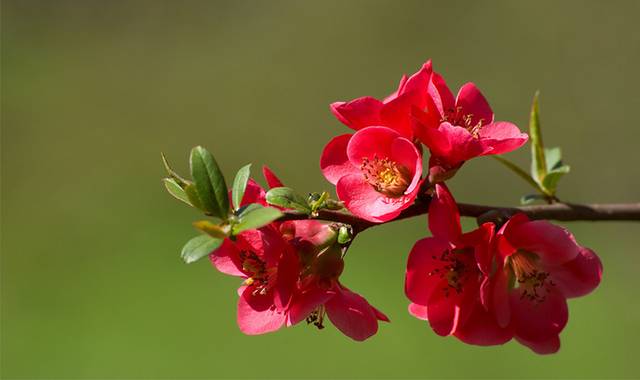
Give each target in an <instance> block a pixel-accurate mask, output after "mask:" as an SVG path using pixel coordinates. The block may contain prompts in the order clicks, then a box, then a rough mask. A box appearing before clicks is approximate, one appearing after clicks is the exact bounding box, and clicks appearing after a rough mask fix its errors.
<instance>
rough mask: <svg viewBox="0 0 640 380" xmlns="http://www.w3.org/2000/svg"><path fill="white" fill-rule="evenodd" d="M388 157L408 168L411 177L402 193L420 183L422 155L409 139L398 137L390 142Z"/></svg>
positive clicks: (406, 192) (411, 189)
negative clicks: (389, 154)
mask: <svg viewBox="0 0 640 380" xmlns="http://www.w3.org/2000/svg"><path fill="white" fill-rule="evenodd" d="M389 158H390V159H391V160H392V161H394V162H396V163H397V164H399V165H402V166H404V167H405V168H407V169H409V172H410V173H411V176H412V179H411V183H410V184H409V186H408V187H407V190H405V192H404V193H405V194H409V193H411V192H412V191H413V190H415V189H416V186H418V184H419V183H420V176H421V175H422V156H421V155H420V152H418V149H417V148H416V146H415V145H413V143H412V142H411V141H409V140H407V139H405V138H403V137H399V138H397V139H395V140H393V142H392V143H391V157H389Z"/></svg>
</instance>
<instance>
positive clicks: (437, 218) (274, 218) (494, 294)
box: [163, 61, 602, 354]
mask: <svg viewBox="0 0 640 380" xmlns="http://www.w3.org/2000/svg"><path fill="white" fill-rule="evenodd" d="M330 108H331V112H332V113H333V114H334V115H335V116H336V117H337V118H338V120H339V121H340V122H342V123H343V124H345V125H346V126H347V127H349V128H351V129H352V130H354V132H353V133H349V134H343V135H340V136H337V137H335V138H333V139H332V140H331V141H329V143H328V144H327V145H326V147H325V148H324V150H323V152H322V156H321V158H320V167H321V170H322V173H323V174H324V176H325V177H326V179H327V180H328V181H329V182H330V183H332V184H333V185H335V188H336V193H337V196H338V198H339V200H335V199H331V197H330V196H329V194H328V193H326V192H324V193H311V194H309V197H303V196H301V195H299V194H297V193H296V192H295V191H293V190H292V189H290V188H288V187H286V186H284V185H283V183H282V181H280V180H279V179H278V177H277V176H276V175H275V174H274V173H273V172H272V171H271V170H269V169H268V168H267V167H264V168H263V175H264V177H265V179H266V182H267V184H268V187H269V189H268V190H265V189H264V188H263V187H261V186H260V185H258V183H256V182H255V181H254V180H253V179H252V178H251V177H250V165H247V166H245V167H243V168H241V169H240V170H239V171H238V173H237V174H236V177H235V179H234V182H233V186H232V189H231V190H229V189H228V187H227V185H226V182H225V179H224V176H223V175H222V173H221V170H220V169H219V167H218V165H217V163H216V161H215V159H214V157H213V155H211V153H209V152H208V151H207V150H206V149H204V148H202V147H196V148H194V149H193V150H192V151H191V156H190V169H191V176H192V180H187V179H184V178H182V177H181V176H179V175H178V174H177V173H176V172H175V171H173V170H172V169H171V168H170V167H169V164H168V162H167V161H166V159H164V157H163V159H164V164H165V167H166V169H167V172H168V174H169V177H168V178H165V179H164V181H165V186H166V188H167V190H168V191H169V192H170V193H171V194H172V195H173V196H174V197H176V198H177V199H179V200H181V201H183V202H184V203H186V204H188V205H190V206H192V207H194V208H197V209H200V210H201V211H202V212H203V213H204V214H205V215H206V216H208V217H212V218H214V219H218V220H219V222H217V223H214V222H212V221H210V220H203V221H199V222H196V223H194V226H195V227H196V228H198V229H199V230H200V231H201V232H203V233H204V234H203V235H200V236H198V237H195V238H193V239H191V240H190V241H189V242H188V243H187V244H186V245H185V247H184V248H183V250H182V257H183V259H184V260H185V261H186V262H187V263H190V262H193V261H196V260H198V259H200V258H202V257H207V256H208V257H209V259H210V261H211V263H212V264H213V265H214V266H215V268H216V269H218V270H219V271H220V272H222V273H224V274H228V275H231V276H236V277H240V278H241V279H242V283H241V286H240V288H239V289H238V296H239V298H238V308H237V321H238V325H239V327H240V330H241V331H242V332H244V333H246V334H250V335H255V334H263V333H268V332H272V331H275V330H278V329H280V328H282V327H283V326H286V327H288V326H292V325H295V324H298V323H300V322H302V321H306V322H307V323H308V324H313V325H315V326H316V327H317V328H319V329H322V328H323V327H324V326H325V321H326V319H328V320H330V321H331V323H332V324H333V325H334V326H335V327H336V328H338V329H339V330H340V331H341V332H342V333H344V334H345V335H347V336H348V337H350V338H352V339H354V340H357V341H362V340H365V339H367V338H369V337H371V336H372V335H374V334H375V333H376V332H377V331H378V323H379V321H383V322H389V318H387V316H386V315H385V314H383V313H382V312H381V311H379V310H378V309H376V308H375V307H373V306H371V305H370V304H369V302H367V300H366V299H364V298H363V297H362V296H361V295H359V294H357V293H355V292H353V291H351V290H350V289H348V288H347V287H346V286H345V285H344V284H343V283H342V282H341V280H340V276H341V274H342V272H343V270H344V266H345V261H344V256H345V254H346V252H347V250H348V249H349V246H350V244H351V241H352V240H353V238H355V236H356V235H357V234H358V233H359V232H361V231H362V230H364V229H365V228H367V227H370V226H372V225H374V224H377V223H385V222H389V221H392V220H394V219H397V218H399V217H406V216H415V215H416V214H421V213H425V212H426V211H428V212H426V213H427V214H428V229H429V230H430V232H431V236H430V237H426V238H424V239H421V240H419V241H418V242H416V243H415V245H414V246H413V248H412V250H411V252H410V254H409V256H408V263H407V268H406V275H405V294H406V296H407V297H408V299H409V301H410V304H409V308H408V309H409V313H410V314H411V315H413V316H415V317H416V318H418V319H421V320H426V321H428V323H429V325H430V326H431V328H432V329H433V331H434V332H435V333H436V334H438V335H440V336H449V335H452V336H454V337H456V338H457V339H459V340H461V341H462V342H465V343H468V344H473V345H483V346H488V345H500V344H504V343H506V342H508V341H510V340H512V339H515V340H517V341H518V342H520V343H521V344H523V345H525V346H527V347H529V348H530V349H531V350H533V351H534V352H536V353H539V354H548V353H553V352H556V351H557V350H558V349H559V347H560V339H559V334H560V333H561V332H562V330H563V329H564V327H565V325H566V323H567V320H568V306H567V299H568V298H573V297H579V296H583V295H585V294H587V293H589V292H591V291H592V290H593V289H595V288H596V287H597V286H598V284H599V283H600V279H601V276H602V265H601V263H600V260H599V259H598V257H597V256H596V254H595V253H594V252H593V251H591V250H590V249H588V248H585V247H583V246H581V245H579V244H578V243H577V242H576V240H575V238H574V237H573V235H572V234H571V233H570V232H569V231H567V230H566V229H564V228H562V227H559V226H556V225H553V224H551V223H550V222H548V221H546V220H531V219H530V218H529V217H528V216H527V214H525V213H515V214H514V213H513V212H511V213H509V214H508V215H504V217H503V218H493V219H490V220H492V221H489V222H485V223H482V224H481V225H480V226H479V227H478V228H477V229H475V230H473V231H469V232H463V231H462V228H461V223H460V210H459V205H458V204H456V201H455V200H454V198H453V196H452V195H451V192H450V191H449V189H448V187H447V185H446V181H448V180H449V179H450V178H452V177H453V176H455V175H456V174H457V173H459V170H460V168H461V167H462V166H463V165H464V163H465V162H466V161H468V160H470V159H472V158H475V157H479V156H487V155H499V154H503V153H507V152H511V151H513V150H516V149H518V148H520V147H522V146H523V145H524V144H525V143H526V142H527V141H528V138H529V136H528V135H527V134H525V133H523V132H521V131H520V129H519V128H518V127H517V126H516V125H514V124H512V123H510V122H505V121H495V120H494V114H493V110H492V109H491V107H490V106H489V103H488V102H487V100H486V99H485V98H484V96H483V95H482V93H481V92H480V90H478V88H477V87H476V86H475V85H474V84H473V83H466V84H464V85H463V86H462V87H461V88H460V90H459V91H458V93H457V95H456V96H454V95H453V93H452V91H451V90H450V89H449V87H448V86H447V84H446V83H445V81H444V79H443V78H442V76H441V75H440V74H438V73H436V72H434V71H433V68H432V64H431V61H428V62H426V63H425V64H424V65H423V66H422V67H421V68H420V70H419V71H418V72H416V73H415V74H413V75H412V76H410V77H406V76H403V77H402V79H401V80H400V84H399V86H398V89H397V90H396V91H395V92H394V93H392V94H391V95H389V96H388V97H386V98H384V99H383V100H378V99H375V98H373V97H362V98H358V99H355V100H352V101H348V102H336V103H333V104H331V107H330ZM532 122H533V123H534V124H532V125H530V128H529V130H530V132H531V137H532V149H533V152H534V154H533V155H532V157H533V158H532V160H533V163H532V167H533V168H534V170H533V169H532V175H531V176H530V177H528V175H527V174H526V172H524V171H522V169H519V168H517V167H515V165H514V164H511V163H508V162H507V161H505V160H504V159H503V158H499V160H501V161H502V162H503V163H506V165H507V166H508V167H510V168H511V169H512V170H515V171H516V172H518V174H519V175H520V176H522V177H524V178H526V179H527V181H528V182H529V183H530V184H533V185H534V187H536V189H537V190H538V191H539V192H540V194H536V195H534V196H533V199H543V200H546V201H549V202H552V201H554V200H555V199H556V197H555V190H556V184H557V181H558V179H559V178H560V176H562V175H563V174H565V173H566V172H568V169H569V167H568V166H566V165H564V164H563V163H562V161H561V157H560V151H559V149H557V148H554V149H550V150H545V149H544V148H543V146H542V143H541V136H540V133H539V131H538V130H539V128H538V126H537V125H536V124H535V123H537V102H534V107H533V111H532ZM427 153H428V155H429V157H428V158H429V159H428V160H423V158H424V157H423V154H427ZM545 154H546V155H545ZM423 163H427V164H426V166H427V167H423V165H424V164H423ZM410 207H413V209H409V210H408V208H410ZM427 207H428V210H427ZM343 208H344V209H346V210H348V211H349V212H350V214H349V213H346V212H342V211H340V210H342V209H343ZM416 210H422V211H421V212H418V213H416V212H415V211H416ZM494 211H495V210H494ZM474 216H477V215H474ZM478 219H479V220H484V219H482V218H478Z"/></svg>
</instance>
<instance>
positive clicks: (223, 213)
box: [189, 146, 229, 220]
mask: <svg viewBox="0 0 640 380" xmlns="http://www.w3.org/2000/svg"><path fill="white" fill-rule="evenodd" d="M189 161H190V164H191V176H192V177H193V180H194V182H195V185H196V189H197V190H198V196H199V197H200V200H201V201H202V206H203V207H204V209H205V210H206V211H208V212H210V213H211V214H212V215H214V216H217V217H219V218H221V219H223V220H226V219H227V217H228V214H229V195H228V193H227V184H226V183H225V181H224V176H223V175H222V172H221V171H220V168H219V167H218V164H217V163H216V160H215V158H213V155H212V154H211V153H209V151H208V150H206V149H204V148H203V147H201V146H197V147H195V148H193V149H192V150H191V156H190V160H189Z"/></svg>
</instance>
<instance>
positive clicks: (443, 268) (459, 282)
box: [428, 248, 479, 297]
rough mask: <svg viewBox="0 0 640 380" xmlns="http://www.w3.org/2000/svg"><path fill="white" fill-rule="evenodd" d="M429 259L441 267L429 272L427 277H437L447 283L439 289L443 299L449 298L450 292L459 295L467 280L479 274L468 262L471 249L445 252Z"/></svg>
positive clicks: (471, 254)
mask: <svg viewBox="0 0 640 380" xmlns="http://www.w3.org/2000/svg"><path fill="white" fill-rule="evenodd" d="M431 259H432V260H435V261H439V262H440V264H441V265H440V266H438V267H437V268H435V269H434V270H432V271H431V272H429V273H428V275H429V276H438V277H439V278H441V279H443V280H446V281H447V285H446V286H445V287H443V288H442V289H441V290H442V291H443V292H444V296H445V297H449V295H450V293H451V291H452V290H453V291H455V292H456V293H457V294H460V293H461V292H462V289H463V287H464V284H465V283H466V282H467V280H469V279H470V278H471V277H472V276H473V275H474V274H476V275H477V274H478V273H479V271H478V269H477V268H476V267H475V266H474V265H472V263H471V262H470V261H471V260H472V259H473V249H471V248H463V249H453V250H446V251H444V252H442V254H441V255H440V256H436V255H433V256H431Z"/></svg>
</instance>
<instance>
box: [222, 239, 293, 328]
mask: <svg viewBox="0 0 640 380" xmlns="http://www.w3.org/2000/svg"><path fill="white" fill-rule="evenodd" d="M209 257H210V259H211V262H212V263H213V264H214V266H215V267H216V268H217V269H218V270H219V271H221V272H223V273H226V274H229V275H232V276H238V277H241V278H243V279H244V282H243V285H242V286H241V287H240V289H239V290H238V293H239V294H240V298H239V300H238V326H239V327H240V330H241V331H242V332H244V333H245V334H251V335H255V334H263V333H267V332H271V331H275V330H277V329H279V328H280V327H282V326H283V325H284V323H285V321H286V318H287V310H288V308H289V304H290V301H291V297H292V296H293V294H294V290H295V287H296V283H297V279H298V273H299V268H300V265H299V260H298V257H297V255H296V253H295V251H294V250H293V248H292V246H291V245H290V244H289V243H288V242H286V241H285V240H284V239H283V237H282V236H281V234H280V233H279V231H277V230H276V228H275V227H273V226H267V227H263V228H261V229H259V230H248V231H244V232H242V233H240V234H239V235H238V236H236V241H231V240H229V239H225V241H224V243H223V244H222V246H221V247H220V248H218V249H217V250H215V251H214V252H212V253H211V255H210V256H209Z"/></svg>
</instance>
